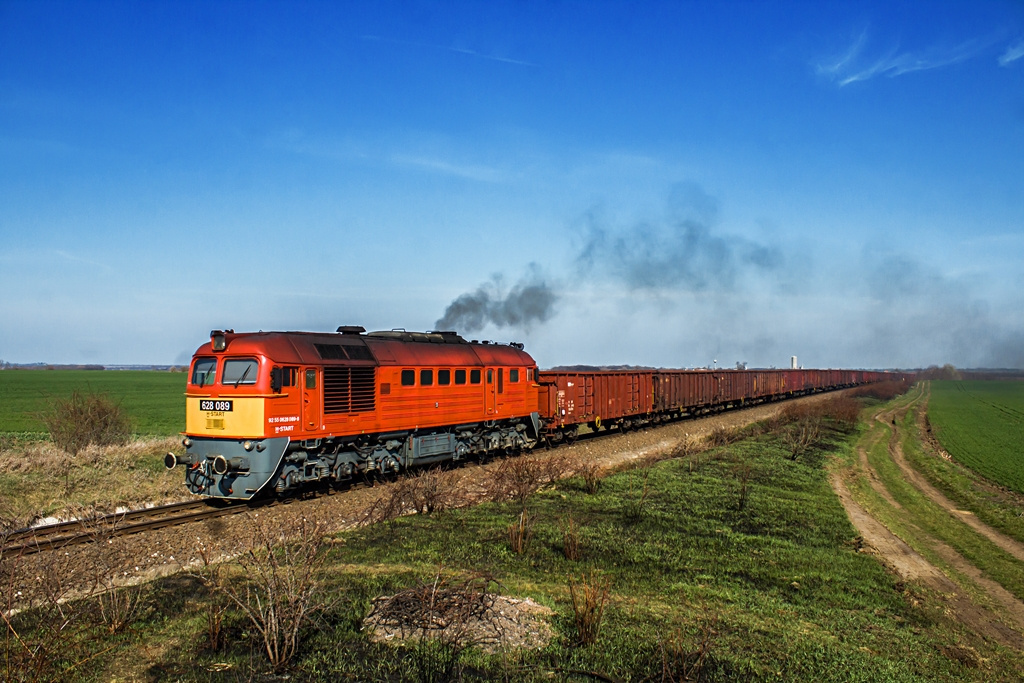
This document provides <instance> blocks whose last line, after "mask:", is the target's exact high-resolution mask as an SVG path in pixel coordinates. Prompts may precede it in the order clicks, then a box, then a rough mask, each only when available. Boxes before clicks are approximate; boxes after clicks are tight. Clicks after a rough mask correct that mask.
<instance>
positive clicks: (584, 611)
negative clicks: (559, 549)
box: [569, 572, 612, 645]
mask: <svg viewBox="0 0 1024 683" xmlns="http://www.w3.org/2000/svg"><path fill="white" fill-rule="evenodd" d="M611 587H612V582H611V579H609V578H607V577H604V576H602V575H600V574H598V573H596V572H591V573H589V574H583V575H582V576H580V578H579V579H573V578H572V577H570V578H569V597H570V599H571V600H572V616H573V623H575V625H576V639H577V643H578V644H579V645H593V644H594V643H595V642H597V637H598V636H599V635H600V633H601V621H602V620H603V619H604V608H605V605H607V604H608V596H609V595H610V594H611Z"/></svg>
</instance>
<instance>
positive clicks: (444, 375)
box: [437, 370, 452, 386]
mask: <svg viewBox="0 0 1024 683" xmlns="http://www.w3.org/2000/svg"><path fill="white" fill-rule="evenodd" d="M451 383H452V371H451V370H438V371H437V384H438V386H448V385H449V384H451Z"/></svg>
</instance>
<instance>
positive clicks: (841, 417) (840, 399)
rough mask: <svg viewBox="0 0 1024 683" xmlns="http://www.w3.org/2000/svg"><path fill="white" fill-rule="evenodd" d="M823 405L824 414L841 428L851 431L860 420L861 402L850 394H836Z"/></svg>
mask: <svg viewBox="0 0 1024 683" xmlns="http://www.w3.org/2000/svg"><path fill="white" fill-rule="evenodd" d="M821 405H822V413H823V414H824V416H825V417H827V418H828V419H830V420H832V421H833V422H834V423H835V424H836V425H837V426H838V427H839V428H840V429H844V430H846V431H850V430H852V429H853V428H854V427H856V426H857V423H858V422H859V421H860V411H861V404H860V403H858V402H857V401H856V399H853V398H851V397H850V396H834V397H832V398H830V399H829V400H827V401H824V402H822V404H821Z"/></svg>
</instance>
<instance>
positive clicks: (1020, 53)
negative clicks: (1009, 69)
mask: <svg viewBox="0 0 1024 683" xmlns="http://www.w3.org/2000/svg"><path fill="white" fill-rule="evenodd" d="M1021 57H1024V40H1021V41H1020V42H1018V43H1017V44H1016V45H1011V46H1010V47H1008V48H1006V52H1004V53H1003V54H1002V55H1000V56H999V66H1008V65H1010V64H1011V63H1013V62H1016V61H1017V60H1018V59H1020V58H1021Z"/></svg>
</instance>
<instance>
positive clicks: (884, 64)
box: [815, 30, 988, 87]
mask: <svg viewBox="0 0 1024 683" xmlns="http://www.w3.org/2000/svg"><path fill="white" fill-rule="evenodd" d="M867 42H868V36H867V31H866V30H865V31H862V32H861V33H860V35H859V36H857V37H856V38H855V39H854V41H853V43H852V44H851V45H850V47H849V48H847V49H846V50H845V51H843V53H842V54H841V55H840V56H838V57H832V58H830V59H825V60H822V61H821V62H819V63H818V64H816V65H815V71H816V72H817V73H818V75H820V76H824V77H826V78H828V79H829V80H832V81H834V82H835V83H836V84H837V85H839V86H840V87H842V86H846V85H850V84H851V83H857V82H858V81H867V80H870V79H872V78H875V77H877V76H885V77H887V78H895V77H896V76H903V75H904V74H909V73H914V72H917V71H929V70H931V69H940V68H942V67H945V66H950V65H953V64H959V63H960V62H964V61H966V60H968V59H970V58H972V57H974V56H975V55H977V54H978V53H979V52H981V51H982V50H983V49H985V48H986V47H987V46H988V43H987V42H985V41H979V40H969V41H966V42H963V43H961V44H960V45H956V46H954V47H951V48H950V47H933V48H929V49H926V50H921V51H916V52H914V51H901V50H900V48H899V46H895V47H893V48H891V49H889V51H888V52H886V53H885V54H883V55H881V56H876V57H870V56H868V55H867V54H866V52H867V50H866V45H867Z"/></svg>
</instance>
